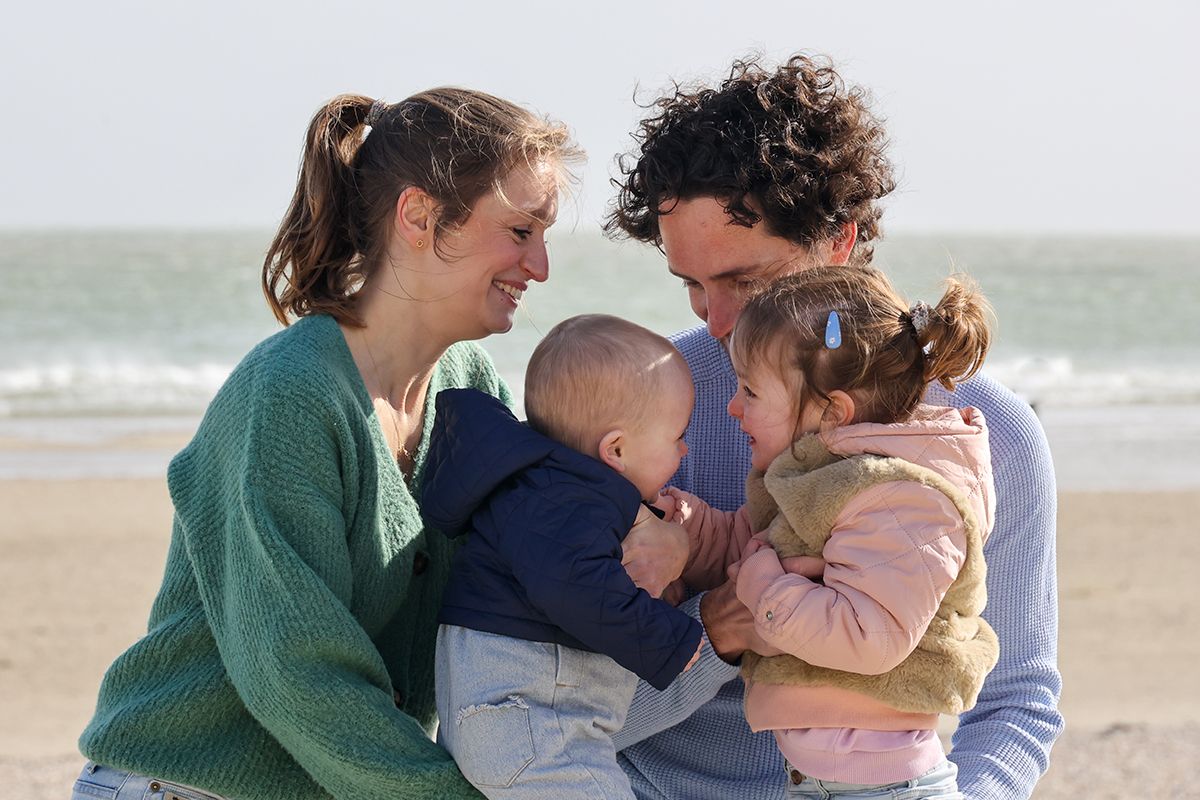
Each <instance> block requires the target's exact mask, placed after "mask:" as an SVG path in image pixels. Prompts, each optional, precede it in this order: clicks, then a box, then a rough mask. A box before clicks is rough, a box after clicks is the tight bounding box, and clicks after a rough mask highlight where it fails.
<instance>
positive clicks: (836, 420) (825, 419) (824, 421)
mask: <svg viewBox="0 0 1200 800" xmlns="http://www.w3.org/2000/svg"><path fill="white" fill-rule="evenodd" d="M853 421H854V398H853V397H851V396H850V395H849V394H847V393H846V392H843V391H842V390H841V389H834V390H833V391H832V392H830V393H829V402H828V404H826V406H825V411H824V413H823V414H821V430H822V431H827V430H833V429H834V428H840V427H842V426H843V425H849V424H850V423H851V422H853Z"/></svg>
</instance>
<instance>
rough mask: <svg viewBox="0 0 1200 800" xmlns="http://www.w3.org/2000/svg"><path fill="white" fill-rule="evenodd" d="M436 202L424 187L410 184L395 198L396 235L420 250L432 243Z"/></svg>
mask: <svg viewBox="0 0 1200 800" xmlns="http://www.w3.org/2000/svg"><path fill="white" fill-rule="evenodd" d="M436 216H437V203H435V202H434V200H433V198H432V197H430V196H429V194H428V193H427V192H426V191H425V190H424V189H419V188H417V187H416V186H410V187H408V188H407V189H405V190H404V191H403V192H401V193H400V196H399V197H398V198H396V215H395V219H394V226H395V229H396V235H397V236H399V237H400V238H401V239H403V240H404V241H405V242H407V243H408V246H409V247H412V248H414V249H416V250H420V249H422V248H424V247H426V246H428V245H431V244H432V243H433V229H434V223H435V222H436Z"/></svg>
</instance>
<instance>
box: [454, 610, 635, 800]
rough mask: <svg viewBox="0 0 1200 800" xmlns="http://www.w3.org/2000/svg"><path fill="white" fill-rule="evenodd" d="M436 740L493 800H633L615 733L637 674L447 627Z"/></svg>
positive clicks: (551, 648)
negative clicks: (620, 759) (615, 741)
mask: <svg viewBox="0 0 1200 800" xmlns="http://www.w3.org/2000/svg"><path fill="white" fill-rule="evenodd" d="M435 664H436V668H437V708H438V717H439V719H440V724H439V725H438V741H439V742H440V743H441V744H442V745H443V746H444V747H445V748H446V749H447V750H449V751H450V754H451V755H453V756H454V760H455V761H457V762H458V766H459V768H460V769H461V770H462V773H463V775H464V776H465V777H466V778H467V780H469V781H470V782H471V784H472V785H474V786H475V788H476V789H478V790H479V791H480V792H482V793H483V794H484V796H486V797H488V798H489V799H490V800H592V798H603V800H634V794H633V789H632V788H630V785H629V778H628V777H626V775H625V771H624V770H623V769H621V767H620V766H619V765H618V764H617V750H616V746H615V745H614V744H613V740H612V735H613V734H614V733H616V732H617V731H618V730H620V728H621V726H622V725H623V724H624V723H625V715H626V713H627V712H628V711H629V703H630V702H631V701H632V700H633V692H634V689H636V688H637V676H636V675H634V674H633V673H632V672H628V671H627V670H625V669H623V668H622V667H621V666H620V665H619V664H617V662H615V661H613V660H612V659H611V658H609V657H608V656H603V655H600V654H599V653H586V652H584V651H582V650H576V649H573V648H570V647H564V646H562V645H557V644H549V643H547V642H527V641H525V640H523V639H512V638H509V637H507V636H499V635H497V634H494V633H484V632H483V631H475V630H470V629H468V628H461V627H458V626H456V625H442V626H441V627H440V628H439V629H438V636H437V653H436V661H435Z"/></svg>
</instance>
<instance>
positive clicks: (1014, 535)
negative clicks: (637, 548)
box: [607, 56, 1062, 800]
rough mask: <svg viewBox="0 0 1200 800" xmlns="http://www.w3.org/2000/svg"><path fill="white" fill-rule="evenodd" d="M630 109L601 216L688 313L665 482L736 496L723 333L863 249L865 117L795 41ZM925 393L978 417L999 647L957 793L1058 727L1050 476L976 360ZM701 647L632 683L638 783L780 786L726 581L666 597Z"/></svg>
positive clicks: (1043, 761)
mask: <svg viewBox="0 0 1200 800" xmlns="http://www.w3.org/2000/svg"><path fill="white" fill-rule="evenodd" d="M655 108H656V110H657V112H658V114H657V116H654V117H651V118H649V119H647V120H645V121H643V123H642V125H641V129H640V132H639V136H638V139H639V144H640V147H639V151H638V153H637V158H636V160H630V161H628V162H623V163H622V172H623V175H624V182H623V184H622V185H621V190H620V194H619V196H618V198H617V201H616V205H615V208H614V210H613V211H612V214H611V217H610V219H609V221H608V226H607V227H608V230H609V232H610V233H622V234H624V235H627V236H629V237H632V238H635V239H638V240H640V241H644V242H649V243H651V244H654V245H656V246H658V247H659V248H660V249H661V250H662V251H663V252H664V253H665V255H666V257H667V267H668V269H669V270H670V271H671V272H672V274H674V275H676V276H678V277H679V278H680V279H682V281H683V282H684V285H685V286H686V288H687V292H688V297H689V300H690V301H691V304H692V309H693V310H694V311H695V313H696V315H697V316H698V317H700V319H701V320H703V321H704V322H705V327H701V328H696V329H693V330H690V331H684V332H682V333H680V334H677V335H676V336H675V337H674V340H673V341H674V343H675V344H676V346H677V347H678V348H679V349H680V351H681V352H682V353H683V354H684V356H685V358H686V359H687V361H688V364H689V366H690V368H691V370H692V374H693V378H694V379H695V384H696V408H695V412H694V414H693V417H692V422H691V425H690V427H689V429H688V433H687V437H686V438H687V444H688V447H689V450H690V453H689V455H688V456H687V458H686V459H685V460H684V462H683V464H682V466H681V467H680V471H679V473H678V474H677V475H676V477H675V480H674V483H675V485H677V486H679V487H680V488H682V489H685V490H687V491H690V492H693V493H695V494H697V495H699V496H700V497H701V498H703V499H704V500H706V501H708V502H709V503H710V504H712V505H714V506H716V507H718V508H722V509H726V510H731V509H734V508H737V507H738V506H739V505H741V504H742V502H743V500H744V495H743V482H744V480H745V476H746V474H747V472H748V470H749V448H748V447H747V442H746V439H745V437H744V435H743V434H742V433H741V431H740V430H739V428H738V425H737V422H736V421H735V420H733V419H732V418H730V417H729V416H728V415H727V414H726V413H725V404H726V403H727V402H728V400H729V398H730V397H731V396H732V395H733V393H734V390H735V388H736V378H735V376H734V373H733V368H732V366H731V364H730V362H729V357H728V355H727V353H726V351H725V349H724V346H723V344H724V341H725V340H726V339H727V337H728V336H729V334H730V332H731V331H732V329H733V324H734V322H735V321H736V320H737V317H738V314H739V313H740V311H741V308H742V306H743V304H744V302H745V300H746V299H747V295H748V293H749V291H750V290H751V289H752V288H753V286H754V285H755V284H758V283H761V282H763V281H769V280H771V279H773V278H777V277H780V276H783V275H787V274H792V273H794V272H798V271H800V270H804V269H810V268H817V269H819V268H820V267H821V266H822V265H826V264H845V263H851V264H864V265H865V264H867V263H869V262H870V259H871V255H872V252H871V242H872V241H873V240H874V239H875V238H876V237H877V236H878V235H879V227H878V221H879V217H880V215H881V213H882V212H881V210H880V209H879V207H878V201H879V200H880V199H881V198H882V197H884V196H885V195H886V194H888V193H889V192H890V191H891V190H892V189H893V188H894V186H895V184H894V181H893V179H892V173H891V165H890V164H889V163H888V161H887V159H886V157H885V156H884V152H883V151H884V146H885V144H886V141H885V134H884V130H883V127H882V126H881V124H880V123H879V122H878V120H876V119H875V118H874V117H873V116H872V115H871V113H870V111H869V110H868V108H867V102H866V98H865V95H864V93H863V92H862V91H860V90H858V89H856V88H847V87H846V86H845V85H844V84H843V83H842V81H841V79H840V77H839V76H838V74H837V73H836V72H835V71H834V69H833V68H832V67H831V66H830V65H828V64H826V63H821V62H818V61H814V60H812V59H810V58H807V57H804V56H795V57H793V58H791V59H790V60H788V62H787V63H786V64H784V65H782V66H780V67H779V68H778V69H777V70H775V71H773V72H772V71H768V70H765V69H764V68H762V67H761V66H760V65H759V64H757V63H755V62H753V61H751V62H749V63H746V62H737V63H735V64H734V67H733V70H732V72H731V74H730V77H729V78H728V79H727V80H726V81H724V82H723V83H722V84H721V85H720V86H719V87H717V88H716V89H701V90H698V91H695V92H691V91H688V90H687V89H679V88H677V89H676V91H675V92H674V94H673V95H671V96H668V97H665V98H663V99H661V100H660V101H659V102H658V103H657V104H656V106H655ZM928 397H929V400H930V401H931V402H934V403H940V404H944V405H956V406H965V405H973V406H975V407H977V408H980V409H981V410H982V411H983V412H984V415H985V416H986V418H987V419H988V422H989V427H990V432H991V445H992V459H993V472H994V475H995V480H996V487H997V513H996V526H995V529H994V530H993V532H992V535H991V538H990V539H989V540H988V543H987V546H986V548H985V556H986V558H987V562H988V607H987V610H986V611H985V612H984V616H985V617H986V618H987V619H988V621H989V622H991V624H992V626H993V627H994V628H995V629H996V631H997V633H998V634H999V636H1000V651H1001V652H1000V662H999V664H998V665H997V667H996V668H995V670H994V671H993V672H992V673H991V675H990V676H989V677H988V679H987V681H986V682H985V684H984V687H983V691H982V692H981V694H980V697H979V701H978V704H977V705H976V706H975V708H974V709H972V710H971V711H969V712H967V713H965V714H963V715H962V717H961V718H960V720H959V727H958V730H957V732H956V734H955V736H954V740H953V752H952V753H951V755H950V759H951V760H952V761H954V762H955V763H956V764H957V766H958V769H959V776H958V779H959V787H960V789H961V791H962V792H963V793H964V794H965V795H966V796H967V797H969V798H973V799H974V798H978V799H980V800H984V799H986V800H993V799H995V800H1000V798H1005V800H1008V799H1009V798H1025V797H1029V796H1030V795H1031V793H1032V792H1033V787H1034V785H1035V784H1036V782H1037V780H1038V778H1039V777H1040V776H1041V774H1042V773H1043V772H1044V771H1045V769H1046V766H1047V764H1048V760H1049V752H1050V747H1051V745H1052V743H1053V742H1054V740H1055V738H1056V737H1057V736H1058V734H1059V732H1060V731H1061V730H1062V717H1061V715H1060V714H1059V713H1058V710H1057V704H1058V696H1059V689H1060V685H1061V679H1060V676H1059V673H1058V669H1057V666H1056V659H1057V654H1056V648H1057V627H1058V610H1057V599H1056V591H1055V567H1054V516H1055V503H1056V499H1055V486H1054V474H1053V469H1052V466H1051V463H1050V454H1049V449H1048V447H1047V445H1046V440H1045V435H1044V433H1043V432H1042V429H1041V426H1040V424H1039V423H1038V421H1037V419H1036V417H1035V416H1034V415H1033V412H1032V411H1031V409H1030V408H1029V406H1028V405H1026V404H1024V403H1023V402H1021V401H1020V400H1018V399H1017V398H1016V397H1015V396H1014V395H1013V394H1012V393H1011V392H1009V391H1008V390H1007V389H1005V388H1004V387H1002V386H1000V385H999V384H997V383H996V382H995V381H992V380H991V379H989V378H987V377H986V376H980V377H977V378H975V379H973V380H971V381H969V382H967V383H964V384H961V385H960V386H959V387H958V389H957V391H956V392H954V393H953V394H948V393H946V392H944V391H941V390H940V389H939V388H936V387H935V388H933V389H931V390H930V392H929V396H928ZM682 607H683V608H684V609H685V610H687V611H688V612H689V613H691V614H693V615H696V616H698V617H699V619H700V620H701V621H702V622H703V624H704V626H705V628H706V630H707V633H708V638H709V640H710V642H711V648H709V647H707V646H706V647H705V650H704V653H703V655H702V657H701V659H700V662H699V663H698V664H697V665H696V666H695V667H693V668H692V670H691V671H690V672H688V673H686V674H685V675H683V676H681V678H680V679H679V680H677V681H676V682H675V683H674V684H673V685H672V687H671V689H669V690H668V691H666V692H663V693H661V694H659V693H656V692H654V691H653V690H651V689H648V688H647V687H645V686H644V685H643V686H640V687H639V690H638V695H637V698H636V699H635V701H634V705H633V708H632V709H631V711H630V715H629V719H628V721H627V723H626V727H625V729H624V730H623V731H622V732H621V734H620V736H619V737H618V741H617V745H618V747H619V748H621V749H622V753H621V759H622V765H623V766H624V767H625V769H626V771H627V773H628V774H629V775H630V779H631V781H632V782H633V786H634V789H635V791H636V792H637V793H638V795H639V797H641V798H671V799H672V800H674V799H675V798H680V799H682V798H687V800H698V799H700V798H721V799H722V800H727V799H728V798H747V799H752V800H759V799H760V798H779V797H782V796H783V793H784V789H783V787H784V785H785V783H784V782H785V780H786V778H785V775H784V771H783V760H782V757H781V756H780V754H779V752H778V750H777V748H776V746H775V742H774V738H773V736H772V735H771V734H770V732H762V733H757V734H754V733H751V732H750V731H749V729H748V728H747V726H746V723H745V721H744V719H743V718H742V707H741V699H742V686H741V682H740V681H739V680H737V667H736V666H735V664H736V662H737V660H738V658H739V656H740V654H741V652H742V651H743V650H745V649H747V648H750V649H754V648H755V647H756V646H759V645H761V641H760V640H758V638H757V636H756V635H755V633H754V629H753V625H752V622H751V620H750V614H749V611H748V610H747V609H746V608H745V607H744V606H742V605H741V604H740V603H739V602H738V600H737V598H736V596H735V594H734V592H733V586H732V584H729V583H727V584H726V585H725V586H723V587H720V588H718V589H715V590H713V591H711V592H708V593H706V594H704V595H702V596H700V597H699V598H693V599H691V600H690V601H688V602H687V603H686V604H685V605H684V606H682Z"/></svg>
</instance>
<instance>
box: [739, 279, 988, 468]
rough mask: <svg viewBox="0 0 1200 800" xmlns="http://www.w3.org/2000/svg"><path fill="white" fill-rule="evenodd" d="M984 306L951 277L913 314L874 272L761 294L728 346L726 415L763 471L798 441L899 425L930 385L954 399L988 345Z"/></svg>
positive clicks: (785, 284)
mask: <svg viewBox="0 0 1200 800" xmlns="http://www.w3.org/2000/svg"><path fill="white" fill-rule="evenodd" d="M990 313H991V308H990V307H989V305H988V303H987V301H986V300H985V299H984V298H983V296H982V295H981V294H979V292H978V291H977V290H976V289H975V288H974V286H973V285H972V284H970V283H968V282H966V281H965V280H957V279H955V278H950V279H948V280H947V282H946V292H945V294H944V295H943V296H942V299H941V300H939V301H938V304H937V305H936V306H935V307H930V306H928V305H925V304H924V303H918V304H916V305H914V306H912V307H911V308H910V306H909V304H908V303H907V302H906V301H904V300H903V299H901V298H900V296H899V295H898V294H897V293H896V290H895V289H893V288H892V285H891V284H890V283H889V282H888V280H887V278H886V277H884V275H883V273H881V272H879V271H878V270H874V269H870V268H864V267H817V268H814V269H809V270H805V271H803V272H800V273H797V274H795V275H792V276H790V277H787V278H783V279H781V280H779V281H776V282H774V283H772V284H771V285H769V286H768V287H767V288H766V289H765V290H764V291H763V292H762V293H760V294H758V295H757V296H756V297H754V298H753V299H752V300H751V301H750V302H749V303H748V304H747V305H746V308H745V309H744V310H743V311H742V313H741V316H740V317H739V318H738V321H737V324H736V326H735V327H734V330H733V336H732V339H731V341H730V356H731V358H732V359H733V365H734V369H735V370H736V371H737V375H738V389H737V393H736V394H735V395H734V397H733V399H732V400H730V401H729V413H730V414H731V415H732V416H734V417H736V418H738V419H739V420H740V421H741V423H742V429H743V430H744V431H746V433H747V434H748V435H749V436H750V437H751V460H752V463H753V465H754V467H755V468H756V469H760V470H765V469H766V468H767V467H768V466H770V463H771V461H773V460H774V459H775V457H776V456H778V455H779V454H780V453H782V452H783V451H784V450H785V449H787V448H788V447H790V446H791V444H792V442H794V441H795V440H796V439H798V438H799V437H800V436H802V435H804V434H807V433H816V432H818V431H821V430H828V429H831V428H835V427H838V426H841V425H847V424H850V423H855V422H881V423H890V422H901V421H904V420H906V419H908V418H909V417H910V416H911V415H912V413H913V411H914V410H915V409H916V407H917V404H918V403H920V401H921V397H922V395H923V394H924V393H925V389H926V387H927V386H928V385H929V384H930V383H932V382H933V381H937V382H938V383H940V384H942V385H943V386H945V387H946V388H947V389H953V388H954V383H955V381H957V380H963V379H965V378H969V377H970V376H971V375H973V374H975V372H976V371H977V370H978V369H979V367H980V366H981V365H982V363H983V358H984V356H985V355H986V354H987V350H988V346H989V344H990V342H991V332H990V330H989V327H988V317H989V316H990Z"/></svg>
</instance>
